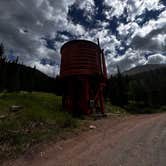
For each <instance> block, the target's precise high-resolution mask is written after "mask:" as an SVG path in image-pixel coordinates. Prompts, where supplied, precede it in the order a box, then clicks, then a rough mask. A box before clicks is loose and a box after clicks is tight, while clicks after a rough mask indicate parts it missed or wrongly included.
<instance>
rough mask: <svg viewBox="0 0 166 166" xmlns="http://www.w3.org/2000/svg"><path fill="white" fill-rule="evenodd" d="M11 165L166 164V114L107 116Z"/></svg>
mask: <svg viewBox="0 0 166 166" xmlns="http://www.w3.org/2000/svg"><path fill="white" fill-rule="evenodd" d="M93 123H94V125H96V129H93V130H90V131H86V132H82V133H80V134H79V135H78V136H75V137H74V138H71V139H67V140H64V141H60V142H58V143H56V144H54V145H48V146H46V147H45V149H43V151H42V152H39V153H38V154H36V155H35V156H33V157H31V158H27V157H25V156H24V157H22V158H21V159H18V160H17V161H14V162H12V164H9V163H8V165H11V166H166V114H153V115H138V116H129V117H125V118H120V117H119V118H106V119H102V120H97V121H95V122H93Z"/></svg>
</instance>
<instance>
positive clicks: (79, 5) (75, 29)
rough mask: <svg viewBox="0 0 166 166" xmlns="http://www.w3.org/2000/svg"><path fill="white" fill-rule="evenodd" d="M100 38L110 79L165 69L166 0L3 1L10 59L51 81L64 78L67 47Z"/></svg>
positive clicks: (2, 33)
mask: <svg viewBox="0 0 166 166" xmlns="http://www.w3.org/2000/svg"><path fill="white" fill-rule="evenodd" d="M97 38H99V40H100V44H101V47H102V48H103V49H104V52H105V59H106V65H107V72H108V75H111V74H114V73H116V71H117V65H118V66H119V68H120V70H121V71H125V70H128V69H130V68H133V67H135V66H138V65H145V64H166V0H0V43H1V42H3V44H4V46H5V56H6V57H7V58H8V59H10V60H13V59H15V58H16V57H17V56H18V57H19V62H20V63H23V64H25V65H27V66H31V67H34V66H36V68H37V69H38V70H40V71H42V72H44V73H46V74H47V75H49V76H53V77H54V76H56V75H57V74H59V68H60V61H61V55H60V48H61V46H62V45H63V44H64V43H65V42H67V41H69V40H73V39H86V40H90V41H93V42H96V43H97Z"/></svg>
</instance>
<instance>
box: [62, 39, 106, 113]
mask: <svg viewBox="0 0 166 166" xmlns="http://www.w3.org/2000/svg"><path fill="white" fill-rule="evenodd" d="M60 78H61V80H62V83H63V108H64V109H65V110H67V111H69V112H72V113H74V114H82V113H83V114H90V113H92V112H93V111H100V112H101V113H103V114H104V98H103V88H104V87H105V83H106V79H107V73H106V65H105V59H104V54H103V50H101V48H100V46H99V42H98V45H97V44H95V43H93V42H91V41H87V40H72V41H69V42H67V43H65V44H64V45H63V46H62V48H61V67H60Z"/></svg>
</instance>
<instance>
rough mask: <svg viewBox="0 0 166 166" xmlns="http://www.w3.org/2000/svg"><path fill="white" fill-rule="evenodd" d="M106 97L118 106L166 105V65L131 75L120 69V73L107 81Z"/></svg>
mask: <svg viewBox="0 0 166 166" xmlns="http://www.w3.org/2000/svg"><path fill="white" fill-rule="evenodd" d="M105 97H106V98H108V99H109V100H110V102H111V103H112V104H114V105H118V106H125V105H127V104H131V103H136V104H139V105H142V106H161V105H166V67H162V68H158V69H155V70H150V71H146V72H141V73H137V74H135V75H131V76H128V75H123V74H122V73H121V72H120V71H119V69H118V74H117V75H115V76H111V77H110V78H109V79H108V81H107V87H106V93H105Z"/></svg>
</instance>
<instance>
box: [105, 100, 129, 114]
mask: <svg viewBox="0 0 166 166" xmlns="http://www.w3.org/2000/svg"><path fill="white" fill-rule="evenodd" d="M105 110H106V111H107V112H108V113H113V114H121V115H122V114H127V110H126V109H124V108H122V107H119V106H116V105H112V104H111V103H110V102H106V103H105Z"/></svg>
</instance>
